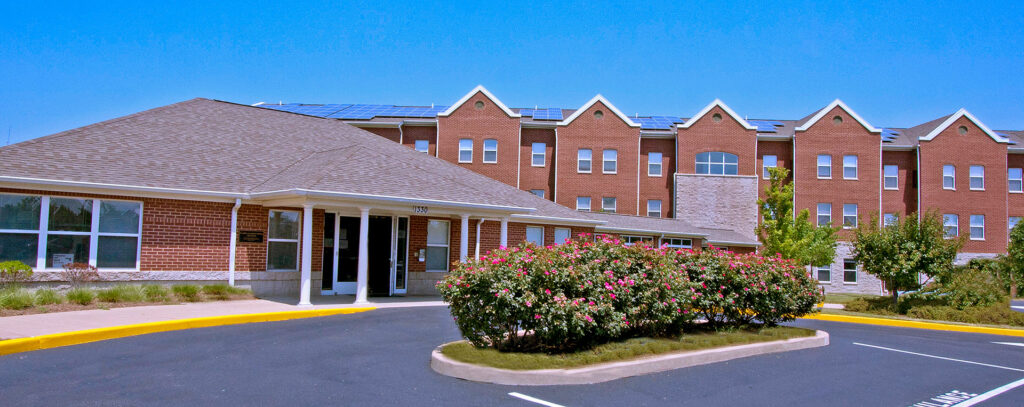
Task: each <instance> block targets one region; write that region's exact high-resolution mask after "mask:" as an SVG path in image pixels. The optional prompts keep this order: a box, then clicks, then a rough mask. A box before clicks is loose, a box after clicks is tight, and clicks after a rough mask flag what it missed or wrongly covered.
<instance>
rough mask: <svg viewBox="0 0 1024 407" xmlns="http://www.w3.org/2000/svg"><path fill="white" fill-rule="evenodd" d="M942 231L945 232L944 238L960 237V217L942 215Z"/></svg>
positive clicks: (948, 214)
mask: <svg viewBox="0 0 1024 407" xmlns="http://www.w3.org/2000/svg"><path fill="white" fill-rule="evenodd" d="M942 229H943V230H945V231H946V237H957V236H960V217H959V216H957V215H953V214H950V213H947V214H944V215H942Z"/></svg>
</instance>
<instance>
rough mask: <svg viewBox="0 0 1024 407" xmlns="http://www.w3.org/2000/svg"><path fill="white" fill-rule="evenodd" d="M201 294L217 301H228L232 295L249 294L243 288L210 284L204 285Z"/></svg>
mask: <svg viewBox="0 0 1024 407" xmlns="http://www.w3.org/2000/svg"><path fill="white" fill-rule="evenodd" d="M202 291H203V294H206V295H209V296H211V297H213V298H215V299H218V300H227V299H230V298H231V296H232V295H239V294H245V293H247V292H249V290H246V289H244V288H238V287H232V286H230V285H227V284H210V285H204V286H203V288H202Z"/></svg>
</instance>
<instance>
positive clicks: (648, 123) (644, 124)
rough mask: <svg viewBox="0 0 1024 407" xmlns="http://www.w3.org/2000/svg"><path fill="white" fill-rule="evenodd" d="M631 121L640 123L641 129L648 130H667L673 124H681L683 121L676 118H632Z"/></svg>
mask: <svg viewBox="0 0 1024 407" xmlns="http://www.w3.org/2000/svg"><path fill="white" fill-rule="evenodd" d="M631 119H632V120H633V121H634V122H636V123H640V128H641V129H649V130H669V129H671V128H672V125H673V124H676V123H683V119H682V118H680V117H677V116H649V117H632V118H631Z"/></svg>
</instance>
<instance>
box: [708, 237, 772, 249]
mask: <svg viewBox="0 0 1024 407" xmlns="http://www.w3.org/2000/svg"><path fill="white" fill-rule="evenodd" d="M707 242H708V244H718V245H722V246H743V247H759V246H761V242H730V241H728V240H712V239H708V240H707Z"/></svg>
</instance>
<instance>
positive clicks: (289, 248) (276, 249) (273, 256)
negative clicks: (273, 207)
mask: <svg viewBox="0 0 1024 407" xmlns="http://www.w3.org/2000/svg"><path fill="white" fill-rule="evenodd" d="M269 223H270V225H269V226H268V229H269V230H268V231H267V270H270V271H295V270H298V269H299V213H298V212H296V211H270V222H269Z"/></svg>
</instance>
